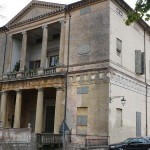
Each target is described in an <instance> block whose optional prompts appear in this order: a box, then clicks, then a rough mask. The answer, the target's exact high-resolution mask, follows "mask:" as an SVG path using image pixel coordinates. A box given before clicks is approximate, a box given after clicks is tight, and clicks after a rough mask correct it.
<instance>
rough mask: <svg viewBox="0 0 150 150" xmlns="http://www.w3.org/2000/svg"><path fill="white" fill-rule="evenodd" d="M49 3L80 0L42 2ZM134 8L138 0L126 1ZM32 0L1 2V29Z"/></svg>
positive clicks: (6, 0)
mask: <svg viewBox="0 0 150 150" xmlns="http://www.w3.org/2000/svg"><path fill="white" fill-rule="evenodd" d="M41 1H47V2H54V3H61V4H69V3H73V2H76V1H78V0H41ZM125 1H126V2H127V3H128V4H129V5H130V6H131V7H132V8H134V5H135V2H136V0H125ZM30 2H31V0H0V7H1V6H2V8H0V27H1V26H3V25H5V24H6V23H7V22H8V21H9V20H11V19H12V18H13V17H14V16H15V15H16V14H17V13H18V12H20V11H21V10H22V9H23V8H24V7H25V6H26V5H27V4H28V3H30Z"/></svg>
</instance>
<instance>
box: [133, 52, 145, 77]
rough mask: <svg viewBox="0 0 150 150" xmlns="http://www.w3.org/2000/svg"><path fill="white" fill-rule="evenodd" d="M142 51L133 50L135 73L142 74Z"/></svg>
mask: <svg viewBox="0 0 150 150" xmlns="http://www.w3.org/2000/svg"><path fill="white" fill-rule="evenodd" d="M144 58H145V56H144V52H141V50H135V73H137V74H140V75H142V74H144Z"/></svg>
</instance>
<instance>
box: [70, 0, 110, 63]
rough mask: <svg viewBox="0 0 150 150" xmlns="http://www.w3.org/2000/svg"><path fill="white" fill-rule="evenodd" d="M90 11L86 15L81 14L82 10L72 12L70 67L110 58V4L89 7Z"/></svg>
mask: <svg viewBox="0 0 150 150" xmlns="http://www.w3.org/2000/svg"><path fill="white" fill-rule="evenodd" d="M88 9H89V10H90V11H89V12H88V13H85V14H80V10H75V11H73V12H71V25H70V35H71V36H70V55H69V58H70V62H69V64H70V65H76V64H83V63H91V62H96V61H101V60H106V59H108V58H109V56H108V54H109V8H108V2H107V1H105V2H101V3H99V4H95V5H92V6H89V8H88ZM83 11H84V10H83ZM84 50H85V51H86V52H85V51H84ZM79 51H80V52H79ZM83 51H84V52H83Z"/></svg>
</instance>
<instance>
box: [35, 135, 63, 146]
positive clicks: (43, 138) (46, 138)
mask: <svg viewBox="0 0 150 150" xmlns="http://www.w3.org/2000/svg"><path fill="white" fill-rule="evenodd" d="M37 142H38V144H40V145H50V144H62V143H63V136H62V134H48V133H42V134H37Z"/></svg>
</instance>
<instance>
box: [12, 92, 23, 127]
mask: <svg viewBox="0 0 150 150" xmlns="http://www.w3.org/2000/svg"><path fill="white" fill-rule="evenodd" d="M21 102H22V92H21V91H20V90H18V91H17V94H16V104H15V117H14V128H20V118H21Z"/></svg>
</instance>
